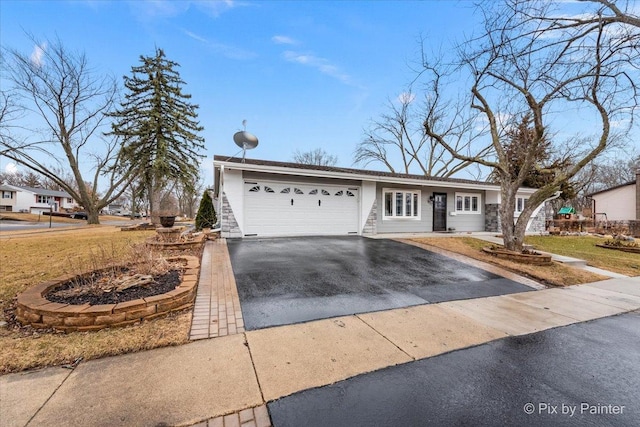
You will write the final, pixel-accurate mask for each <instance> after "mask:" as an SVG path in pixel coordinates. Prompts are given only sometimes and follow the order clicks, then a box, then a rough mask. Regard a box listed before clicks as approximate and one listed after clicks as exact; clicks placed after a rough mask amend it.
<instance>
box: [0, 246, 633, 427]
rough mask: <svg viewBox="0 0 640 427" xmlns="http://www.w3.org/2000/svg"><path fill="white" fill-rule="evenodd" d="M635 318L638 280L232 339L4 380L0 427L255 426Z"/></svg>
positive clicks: (315, 323)
mask: <svg viewBox="0 0 640 427" xmlns="http://www.w3.org/2000/svg"><path fill="white" fill-rule="evenodd" d="M223 246H224V245H217V246H209V247H210V248H213V247H216V248H219V249H220V248H222V247H223ZM213 252H215V253H212V254H210V255H209V256H212V257H213V256H217V257H218V259H220V258H224V257H220V256H219V255H220V253H219V252H217V251H213ZM223 261H224V260H223ZM637 309H640V277H636V278H616V279H610V280H606V281H602V282H596V283H591V284H586V285H580V286H572V287H569V288H558V289H544V290H539V291H535V292H524V293H519V294H510V295H505V296H498V297H489V298H478V299H472V300H463V301H452V302H445V303H439V304H429V305H421V306H414V307H409V308H401V309H395V310H387V311H381V312H374V313H366V314H360V315H353V316H345V317H339V318H332V319H325V320H319V321H313V322H308V323H302V324H296V325H289V326H281V327H275V328H268V329H262V330H256V331H250V332H242V333H238V334H235V335H228V336H222V337H218V338H212V339H202V340H198V341H195V342H192V343H190V344H187V345H183V346H180V347H170V348H162V349H157V350H151V351H146V352H140V353H135V354H129V355H123V356H117V357H110V358H104V359H100V360H94V361H88V362H82V363H80V364H79V365H78V366H77V367H76V368H75V369H73V370H68V369H64V368H47V369H43V370H39V371H34V372H25V373H18V374H9V375H4V376H2V377H0V426H7V427H9V426H11V427H13V426H25V425H29V426H40V425H80V426H145V425H148V426H163V425H164V426H166V425H194V424H196V425H199V426H207V425H208V426H214V425H215V426H232V425H235V426H245V427H248V426H267V425H269V423H270V421H269V418H268V413H267V411H266V407H265V406H264V405H265V403H266V402H269V401H272V400H274V399H278V398H280V397H283V396H287V395H289V394H291V393H294V392H297V391H301V390H305V389H308V388H312V387H318V386H323V385H328V384H332V383H334V382H336V381H340V380H343V379H346V378H349V377H352V376H355V375H359V374H363V373H367V372H371V371H374V370H378V369H381V368H385V367H388V366H392V365H397V364H401V363H407V362H411V361H414V360H419V359H423V358H427V357H431V356H435V355H438V354H442V353H447V352H450V351H453V350H457V349H462V348H466V347H470V346H475V345H479V344H483V343H486V342H489V341H492V340H496V339H500V338H503V337H507V336H513V335H524V334H530V333H533V332H538V331H541V330H545V329H550V328H555V327H559V326H564V325H568V324H572V323H577V322H583V321H587V320H591V319H597V318H600V317H606V316H611V315H616V314H619V313H624V312H627V311H633V310H637Z"/></svg>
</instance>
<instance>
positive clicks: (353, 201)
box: [244, 181, 359, 236]
mask: <svg viewBox="0 0 640 427" xmlns="http://www.w3.org/2000/svg"><path fill="white" fill-rule="evenodd" d="M358 194H359V192H358V190H357V189H355V188H348V187H338V186H335V187H334V186H326V185H309V184H295V183H292V184H288V183H287V184H285V183H276V182H266V181H260V182H246V183H245V203H244V204H245V214H244V218H245V226H244V229H245V235H258V236H286V235H332V234H333V235H335V234H350V233H357V232H358V206H359V198H358Z"/></svg>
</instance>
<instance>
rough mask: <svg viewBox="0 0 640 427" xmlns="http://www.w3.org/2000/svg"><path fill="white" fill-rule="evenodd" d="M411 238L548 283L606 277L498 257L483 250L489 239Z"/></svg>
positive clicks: (572, 283)
mask: <svg viewBox="0 0 640 427" xmlns="http://www.w3.org/2000/svg"><path fill="white" fill-rule="evenodd" d="M411 240H413V241H416V242H419V243H423V244H426V245H431V246H436V247H438V248H441V249H446V250H449V251H451V252H456V253H459V254H462V255H465V256H468V257H469V258H473V259H477V260H479V261H484V262H487V263H490V264H495V265H497V266H500V267H502V268H504V269H505V270H509V271H512V272H514V273H516V274H520V275H521V276H525V277H529V278H531V279H533V280H536V281H538V282H540V283H543V284H547V285H551V286H569V285H577V284H580V283H590V282H596V281H598V280H604V279H607V277H604V276H600V275H598V274H594V273H590V272H588V271H585V270H580V269H577V268H574V267H570V266H567V265H563V264H560V263H557V262H554V263H553V264H552V265H549V266H538V265H529V264H522V263H518V262H514V261H508V260H504V259H498V258H495V257H493V256H491V255H489V254H487V253H484V252H482V247H483V246H490V245H491V244H490V243H487V242H485V241H483V240H479V239H474V238H472V237H430V238H417V239H411ZM603 250H607V249H603ZM636 256H637V255H636Z"/></svg>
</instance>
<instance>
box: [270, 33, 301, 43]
mask: <svg viewBox="0 0 640 427" xmlns="http://www.w3.org/2000/svg"><path fill="white" fill-rule="evenodd" d="M271 41H272V42H274V43H275V44H290V45H296V44H298V41H297V40H294V39H292V38H291V37H287V36H279V35H276V36H273V37H271Z"/></svg>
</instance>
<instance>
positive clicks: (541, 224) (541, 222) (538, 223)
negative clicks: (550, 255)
mask: <svg viewBox="0 0 640 427" xmlns="http://www.w3.org/2000/svg"><path fill="white" fill-rule="evenodd" d="M532 219H533V221H531V226H530V227H529V229H528V230H527V231H529V232H536V233H542V232H544V231H545V230H546V227H545V225H546V224H545V223H546V219H547V217H546V215H545V213H544V207H542V209H540V212H538V214H537V215H536V216H534V217H533V218H532Z"/></svg>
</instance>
